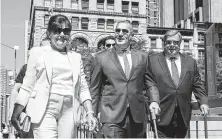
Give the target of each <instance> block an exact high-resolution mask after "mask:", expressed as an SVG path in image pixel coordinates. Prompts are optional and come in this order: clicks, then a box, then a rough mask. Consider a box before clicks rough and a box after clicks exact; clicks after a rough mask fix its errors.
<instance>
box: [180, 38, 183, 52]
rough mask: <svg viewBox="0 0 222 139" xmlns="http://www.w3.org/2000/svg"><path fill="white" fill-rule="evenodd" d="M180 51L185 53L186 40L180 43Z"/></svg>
mask: <svg viewBox="0 0 222 139" xmlns="http://www.w3.org/2000/svg"><path fill="white" fill-rule="evenodd" d="M180 50H183V51H184V40H182V41H181V43H180Z"/></svg>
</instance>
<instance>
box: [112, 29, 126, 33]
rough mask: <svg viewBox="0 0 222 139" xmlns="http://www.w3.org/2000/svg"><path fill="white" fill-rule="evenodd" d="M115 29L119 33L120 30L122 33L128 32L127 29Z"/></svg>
mask: <svg viewBox="0 0 222 139" xmlns="http://www.w3.org/2000/svg"><path fill="white" fill-rule="evenodd" d="M115 31H116V33H120V31H122V33H123V34H127V33H129V30H127V29H116V30H115Z"/></svg>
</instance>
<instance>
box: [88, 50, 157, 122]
mask: <svg viewBox="0 0 222 139" xmlns="http://www.w3.org/2000/svg"><path fill="white" fill-rule="evenodd" d="M131 56H132V69H131V73H130V76H129V78H128V79H127V78H126V76H125V73H124V71H123V69H122V66H121V64H120V62H119V59H118V57H117V54H116V52H115V48H113V49H111V50H106V51H104V52H101V53H99V54H98V55H96V57H95V61H94V64H93V65H94V66H93V73H92V76H91V85H90V93H91V96H92V102H93V108H94V111H95V113H98V105H99V102H100V101H101V108H100V112H101V115H100V118H101V122H102V123H119V122H121V121H122V120H123V118H124V117H125V114H126V110H127V106H128V104H129V106H130V110H131V113H132V116H133V119H134V121H135V122H137V123H142V122H144V120H145V113H146V111H145V99H144V94H143V89H144V87H145V88H146V89H148V88H149V82H148V80H147V78H146V77H147V76H145V75H146V74H147V65H148V63H147V54H146V53H144V52H142V51H139V50H132V51H131ZM102 88H103V91H101V89H102ZM151 95H152V98H153V100H152V101H157V102H158V101H159V99H158V94H151Z"/></svg>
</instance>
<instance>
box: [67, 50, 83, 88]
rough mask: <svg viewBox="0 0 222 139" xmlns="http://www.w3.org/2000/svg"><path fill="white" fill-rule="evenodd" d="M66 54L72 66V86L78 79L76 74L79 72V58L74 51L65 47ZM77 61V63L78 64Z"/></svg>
mask: <svg viewBox="0 0 222 139" xmlns="http://www.w3.org/2000/svg"><path fill="white" fill-rule="evenodd" d="M67 55H68V59H69V63H70V65H71V67H72V75H73V86H75V84H76V81H77V79H78V75H79V73H80V68H81V67H80V60H81V59H80V60H79V59H78V58H77V57H76V56H75V52H73V51H70V50H68V49H67ZM78 63H79V64H78Z"/></svg>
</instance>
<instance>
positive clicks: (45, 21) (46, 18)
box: [44, 15, 49, 28]
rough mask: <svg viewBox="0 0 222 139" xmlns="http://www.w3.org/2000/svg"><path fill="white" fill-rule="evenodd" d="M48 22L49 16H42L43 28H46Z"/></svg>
mask: <svg viewBox="0 0 222 139" xmlns="http://www.w3.org/2000/svg"><path fill="white" fill-rule="evenodd" d="M48 22H49V15H45V16H44V27H46V28H47V27H48Z"/></svg>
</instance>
